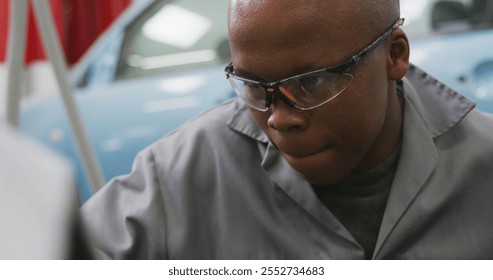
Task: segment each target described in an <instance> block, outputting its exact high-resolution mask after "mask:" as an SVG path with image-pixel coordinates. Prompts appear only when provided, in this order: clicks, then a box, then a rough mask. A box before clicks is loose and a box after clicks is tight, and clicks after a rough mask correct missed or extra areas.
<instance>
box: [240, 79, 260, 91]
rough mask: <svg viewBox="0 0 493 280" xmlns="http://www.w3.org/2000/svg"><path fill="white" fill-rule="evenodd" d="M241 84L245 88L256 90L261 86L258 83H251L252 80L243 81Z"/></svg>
mask: <svg viewBox="0 0 493 280" xmlns="http://www.w3.org/2000/svg"><path fill="white" fill-rule="evenodd" d="M243 86H244V87H245V88H249V89H253V90H256V89H259V88H261V86H260V85H259V84H257V83H252V82H247V81H243Z"/></svg>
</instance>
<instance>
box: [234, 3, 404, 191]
mask: <svg viewBox="0 0 493 280" xmlns="http://www.w3.org/2000/svg"><path fill="white" fill-rule="evenodd" d="M253 2H256V1H252V3H253ZM267 2H269V1H267ZM267 2H263V3H267ZM271 3H274V1H272V2H271ZM290 3H296V1H291V2H290ZM333 3H334V4H335V3H336V2H333ZM339 3H340V2H339ZM255 5H259V4H255ZM276 5H277V6H276ZM294 5H296V4H294ZM335 5H337V4H335ZM339 5H343V4H339ZM298 6H299V5H298ZM276 7H277V8H276ZM249 8H251V7H246V8H245V10H241V11H235V12H234V13H233V15H232V16H230V25H229V28H230V40H231V52H232V59H233V65H234V69H235V75H238V76H240V77H244V78H248V79H251V80H265V81H275V80H282V79H284V78H286V77H290V76H293V75H296V74H300V73H303V72H307V71H310V70H314V69H321V68H324V67H327V66H328V65H337V64H340V63H341V62H343V61H345V60H347V59H348V58H349V57H351V56H352V55H354V54H355V53H358V51H360V50H362V49H364V47H365V46H366V45H368V44H369V43H370V42H372V41H373V40H375V38H376V37H378V35H377V36H373V37H369V36H367V38H365V36H364V35H367V34H374V32H373V33H372V30H368V32H361V30H358V29H355V28H351V26H354V23H352V22H351V21H350V20H349V19H350V18H351V17H350V16H348V15H344V16H345V17H344V18H341V17H340V16H339V17H338V16H337V15H336V14H335V15H334V16H330V15H327V14H326V13H324V14H323V15H322V13H320V12H318V13H317V11H316V9H315V12H310V13H309V16H305V15H303V13H304V12H305V10H306V9H300V8H299V7H295V6H293V7H285V8H283V9H280V8H279V7H278V4H273V5H272V6H271V7H269V9H265V7H264V9H259V8H258V7H254V8H255V9H249ZM297 8H298V9H297ZM251 11H255V12H251ZM331 21H332V22H331ZM388 24H389V25H390V21H389V23H388ZM341 26H345V27H346V28H340V27H341ZM337 27H339V28H337ZM321 30H324V32H322V31H321ZM383 31H384V28H383V29H382V30H381V31H379V33H380V34H381V33H382V32H383ZM388 53H389V48H388V44H387V41H384V42H383V43H382V44H380V45H379V46H378V47H376V48H375V49H374V50H373V51H372V52H370V53H369V54H368V55H367V56H366V57H365V58H364V59H363V60H361V62H360V63H359V64H358V66H357V67H354V68H353V69H352V70H351V74H352V75H353V76H354V78H353V81H352V83H351V84H350V85H349V86H348V87H347V88H346V89H345V91H344V94H341V95H339V96H338V97H337V98H335V99H333V100H332V101H331V102H328V103H326V104H324V105H322V106H319V107H316V108H313V109H311V110H305V111H304V110H300V109H298V108H296V107H294V106H291V105H289V104H288V103H286V102H285V101H282V100H281V99H280V98H278V97H277V95H273V97H272V102H271V104H270V106H269V107H268V109H267V111H265V112H262V111H259V110H256V109H250V111H251V113H252V115H253V117H254V119H255V121H256V122H257V123H258V125H259V126H260V127H261V128H262V130H263V131H264V132H265V133H266V135H267V136H268V137H269V139H270V140H271V142H272V143H273V144H274V145H275V146H276V147H277V148H278V149H279V151H280V153H281V155H282V156H283V157H284V159H285V160H286V161H287V162H288V163H289V164H290V165H291V166H292V167H293V168H294V169H295V170H297V171H298V172H299V173H301V174H302V175H303V176H304V177H305V178H306V179H307V180H308V181H309V182H311V183H314V184H331V183H335V182H337V181H340V180H342V179H343V178H344V177H346V176H347V175H348V174H349V173H350V172H351V171H352V170H355V169H367V168H371V167H374V166H376V165H378V164H380V163H382V162H383V161H384V160H385V159H386V158H387V157H388V156H389V155H390V154H391V153H392V152H393V150H394V149H395V148H396V146H397V145H398V143H399V139H400V129H401V125H402V105H401V102H400V100H398V97H397V95H396V94H395V83H393V82H391V81H390V80H389V77H388V71H387V70H388V64H389V54H388Z"/></svg>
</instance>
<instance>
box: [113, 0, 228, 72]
mask: <svg viewBox="0 0 493 280" xmlns="http://www.w3.org/2000/svg"><path fill="white" fill-rule="evenodd" d="M227 3H228V0H214V1H196V0H181V1H162V2H160V3H158V4H156V5H153V6H152V7H151V8H150V9H149V10H147V11H146V12H145V13H143V15H142V16H140V17H139V18H138V19H137V20H136V21H135V22H133V24H132V25H131V26H129V27H128V28H127V32H126V36H125V40H124V41H123V45H122V49H121V55H120V58H119V63H118V67H117V71H116V79H128V78H134V77H140V76H147V75H152V74H155V73H162V72H166V71H177V70H180V69H185V68H189V67H194V68H196V67H198V66H201V65H210V64H218V63H224V62H226V61H229V60H230V53H229V44H228V34H227V29H226V26H227V14H228V12H227V8H228V4H227Z"/></svg>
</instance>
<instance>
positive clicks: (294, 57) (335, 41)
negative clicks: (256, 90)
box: [229, 0, 366, 80]
mask: <svg viewBox="0 0 493 280" xmlns="http://www.w3.org/2000/svg"><path fill="white" fill-rule="evenodd" d="M349 2H351V0H349V1H332V0H325V1H293V0H283V1H270V0H266V1H245V0H243V1H233V2H232V3H231V8H230V17H229V18H230V21H229V30H230V40H231V51H232V56H233V63H234V65H235V68H236V69H237V70H239V71H240V72H241V71H242V70H245V72H248V73H249V72H254V73H253V74H259V76H260V74H261V73H260V72H261V71H264V70H265V71H266V72H267V70H266V68H270V66H272V67H274V65H279V64H281V65H282V66H280V67H282V68H283V69H281V70H282V71H281V70H280V71H276V74H279V75H278V76H277V77H274V76H269V77H265V76H262V78H266V79H267V78H268V79H269V80H270V79H274V78H275V79H278V78H283V77H286V76H289V75H294V74H299V73H300V72H302V71H308V70H314V69H316V68H322V67H326V66H330V65H333V64H337V63H339V62H342V61H343V60H345V59H347V56H348V55H350V54H354V52H355V51H356V50H358V49H359V48H360V46H362V44H361V42H363V41H364V40H365V38H364V37H365V36H362V35H364V34H366V32H365V31H364V30H362V28H361V27H362V26H360V25H358V24H356V21H355V18H356V17H357V12H356V11H355V10H354V9H352V8H351V5H348V3H349ZM358 41H359V42H358ZM259 69H261V70H259ZM280 72H282V73H280Z"/></svg>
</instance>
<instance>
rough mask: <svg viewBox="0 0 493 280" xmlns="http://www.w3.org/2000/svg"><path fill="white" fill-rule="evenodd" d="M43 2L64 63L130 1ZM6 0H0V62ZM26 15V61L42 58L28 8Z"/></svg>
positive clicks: (5, 30) (3, 48) (79, 52)
mask: <svg viewBox="0 0 493 280" xmlns="http://www.w3.org/2000/svg"><path fill="white" fill-rule="evenodd" d="M38 1H39V0H38ZM47 1H50V5H51V8H52V14H53V18H54V21H55V25H56V28H57V31H58V34H59V36H60V39H61V42H62V44H63V47H64V50H65V54H66V58H67V62H68V63H69V64H73V63H75V62H76V61H77V60H78V59H79V58H80V57H81V56H82V55H83V53H84V52H85V51H86V50H87V48H88V47H89V46H90V45H91V44H92V43H93V42H94V40H95V39H96V38H97V37H98V36H99V35H100V34H101V33H102V32H103V31H104V30H105V29H106V28H107V27H108V26H109V25H110V24H111V22H112V21H113V20H114V19H115V18H116V17H117V16H118V15H119V14H120V13H121V12H122V11H123V10H125V8H126V7H127V6H128V5H129V4H130V2H131V1H132V0H47ZM9 2H10V0H0V62H4V61H5V59H6V53H7V40H8V38H7V37H8V30H9V29H8V23H9ZM28 18H29V21H28V30H27V32H26V36H27V41H26V63H30V62H32V61H36V60H45V59H46V56H45V54H44V51H43V47H42V45H41V41H40V39H39V33H38V30H37V28H36V22H35V20H34V14H33V11H32V7H30V9H29V16H28Z"/></svg>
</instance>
